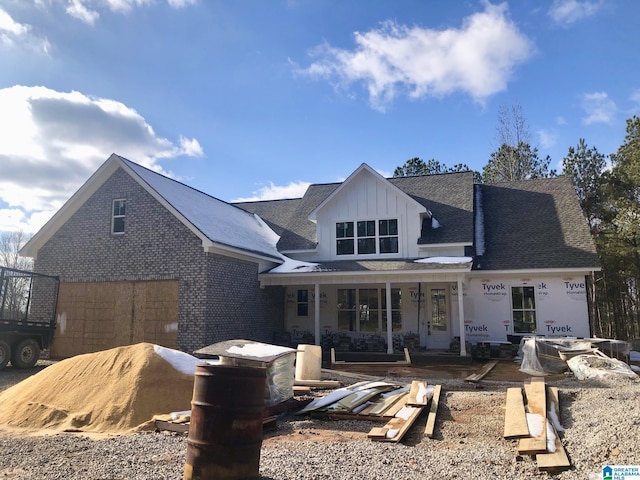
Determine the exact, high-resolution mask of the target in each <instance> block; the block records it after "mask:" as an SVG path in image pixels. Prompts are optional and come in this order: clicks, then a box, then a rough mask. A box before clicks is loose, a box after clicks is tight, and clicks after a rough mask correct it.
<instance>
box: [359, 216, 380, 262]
mask: <svg viewBox="0 0 640 480" xmlns="http://www.w3.org/2000/svg"><path fill="white" fill-rule="evenodd" d="M367 253H376V222H375V221H373V220H367V221H366V222H358V255H362V254H367Z"/></svg>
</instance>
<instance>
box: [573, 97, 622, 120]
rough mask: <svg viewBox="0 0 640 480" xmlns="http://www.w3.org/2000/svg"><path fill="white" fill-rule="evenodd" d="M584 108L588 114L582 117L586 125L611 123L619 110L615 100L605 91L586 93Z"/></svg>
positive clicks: (583, 102) (583, 100)
mask: <svg viewBox="0 0 640 480" xmlns="http://www.w3.org/2000/svg"><path fill="white" fill-rule="evenodd" d="M582 108H583V110H584V111H585V112H586V114H587V116H586V117H584V118H583V119H582V123H584V124H585V125H591V124H594V123H611V122H613V120H614V116H615V114H616V112H617V110H618V107H617V106H616V104H615V102H614V101H613V100H611V99H610V98H609V95H607V94H606V93H605V92H594V93H585V94H584V95H583V97H582Z"/></svg>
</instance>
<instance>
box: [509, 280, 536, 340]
mask: <svg viewBox="0 0 640 480" xmlns="http://www.w3.org/2000/svg"><path fill="white" fill-rule="evenodd" d="M511 312H512V318H513V333H535V332H536V330H537V325H536V295H535V290H534V288H533V287H511Z"/></svg>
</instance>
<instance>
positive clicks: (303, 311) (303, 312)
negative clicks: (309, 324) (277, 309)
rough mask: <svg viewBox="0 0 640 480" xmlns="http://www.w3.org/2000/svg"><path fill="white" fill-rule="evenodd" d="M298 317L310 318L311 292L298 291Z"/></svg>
mask: <svg viewBox="0 0 640 480" xmlns="http://www.w3.org/2000/svg"><path fill="white" fill-rule="evenodd" d="M298 316H299V317H307V316H309V290H307V289H303V290H298Z"/></svg>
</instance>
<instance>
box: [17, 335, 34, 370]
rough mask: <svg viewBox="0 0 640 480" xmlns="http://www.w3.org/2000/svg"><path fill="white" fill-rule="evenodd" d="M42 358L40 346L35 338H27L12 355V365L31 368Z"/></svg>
mask: <svg viewBox="0 0 640 480" xmlns="http://www.w3.org/2000/svg"><path fill="white" fill-rule="evenodd" d="M38 358H40V346H39V345H38V342H36V341H35V340H34V339H33V338H25V339H24V340H22V341H21V342H20V343H18V345H17V346H16V348H15V350H14V351H13V354H12V356H11V365H13V366H14V367H16V368H31V367H33V366H34V365H35V364H36V362H37V361H38Z"/></svg>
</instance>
